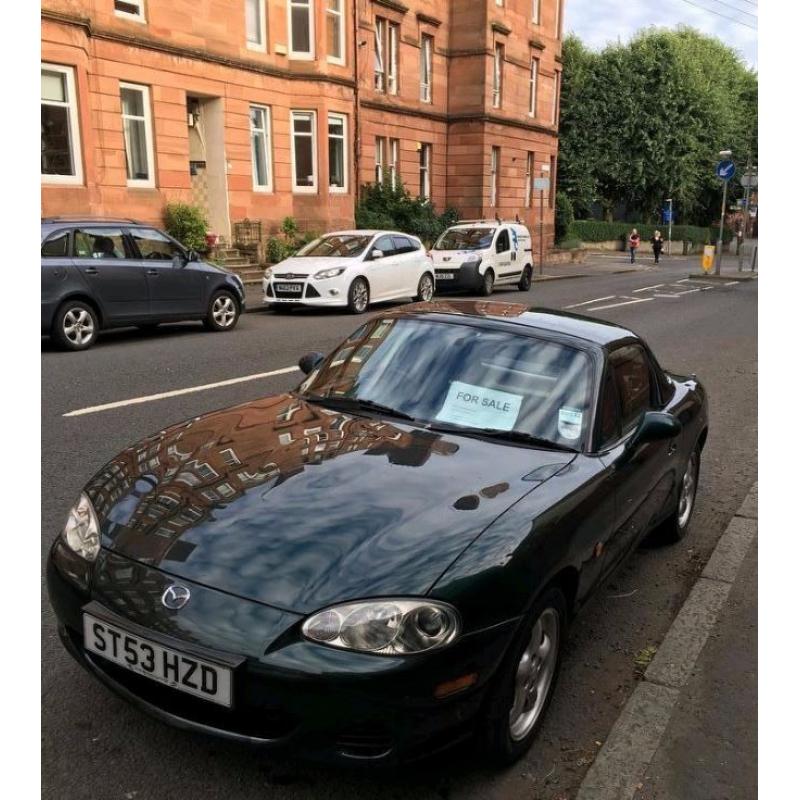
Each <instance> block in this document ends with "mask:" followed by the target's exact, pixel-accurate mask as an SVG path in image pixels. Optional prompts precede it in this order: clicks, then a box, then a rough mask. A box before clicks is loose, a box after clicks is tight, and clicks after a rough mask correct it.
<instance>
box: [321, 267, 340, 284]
mask: <svg viewBox="0 0 800 800" xmlns="http://www.w3.org/2000/svg"><path fill="white" fill-rule="evenodd" d="M346 269H347V267H334V268H333V269H323V270H321V271H320V272H317V273H315V275H314V280H315V281H322V280H325V278H336V277H337V276H339V275H341V274H342V273H343V272H344V271H345V270H346Z"/></svg>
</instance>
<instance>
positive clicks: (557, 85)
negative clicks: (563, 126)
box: [551, 70, 561, 125]
mask: <svg viewBox="0 0 800 800" xmlns="http://www.w3.org/2000/svg"><path fill="white" fill-rule="evenodd" d="M560 92H561V70H556V71H555V72H554V73H553V109H552V120H551V124H552V125H558V116H559V106H560V103H559V94H560Z"/></svg>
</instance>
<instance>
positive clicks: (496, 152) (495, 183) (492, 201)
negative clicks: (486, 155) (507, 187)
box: [489, 145, 500, 208]
mask: <svg viewBox="0 0 800 800" xmlns="http://www.w3.org/2000/svg"><path fill="white" fill-rule="evenodd" d="M499 175H500V148H499V147H497V146H496V145H492V149H491V155H490V162H489V207H490V208H497V201H498V199H499V193H500V191H499V187H500V179H499Z"/></svg>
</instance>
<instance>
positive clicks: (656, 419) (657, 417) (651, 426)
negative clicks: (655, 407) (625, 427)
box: [628, 411, 683, 450]
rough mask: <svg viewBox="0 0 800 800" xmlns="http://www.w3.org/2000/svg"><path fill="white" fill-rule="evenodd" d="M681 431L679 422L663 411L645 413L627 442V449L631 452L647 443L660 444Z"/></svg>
mask: <svg viewBox="0 0 800 800" xmlns="http://www.w3.org/2000/svg"><path fill="white" fill-rule="evenodd" d="M682 430H683V425H681V423H680V420H678V419H677V418H676V417H674V416H673V415H672V414H667V413H665V412H663V411H645V413H644V414H643V415H642V419H641V421H640V422H639V426H638V427H637V428H636V430H635V431H634V433H633V436H631V438H630V439H629V440H628V449H629V450H632V449H633V448H635V447H638V446H639V445H640V444H646V443H647V442H661V441H663V440H664V439H674V438H675V437H676V436H678V434H680V432H681V431H682Z"/></svg>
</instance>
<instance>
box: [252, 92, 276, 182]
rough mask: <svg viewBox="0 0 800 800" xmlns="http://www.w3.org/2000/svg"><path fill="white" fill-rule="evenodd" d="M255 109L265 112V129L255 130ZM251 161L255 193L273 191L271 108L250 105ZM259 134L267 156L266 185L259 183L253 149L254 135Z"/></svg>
mask: <svg viewBox="0 0 800 800" xmlns="http://www.w3.org/2000/svg"><path fill="white" fill-rule="evenodd" d="M253 109H258V110H259V111H263V112H264V116H263V119H264V123H265V125H264V127H263V128H255V127H254V126H253V114H252V112H253ZM249 110H250V161H251V169H252V173H253V191H254V192H264V193H268V192H271V191H272V110H271V109H270V107H269V106H262V105H259V104H258V103H251V104H250V109H249ZM256 132H258V133H259V134H260V135H261V139H262V142H263V144H264V152H265V153H266V156H267V176H268V177H267V182H266V183H265V184H260V183H257V182H256V181H257V178H256V154H255V150H254V149H253V134H254V133H256Z"/></svg>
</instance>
